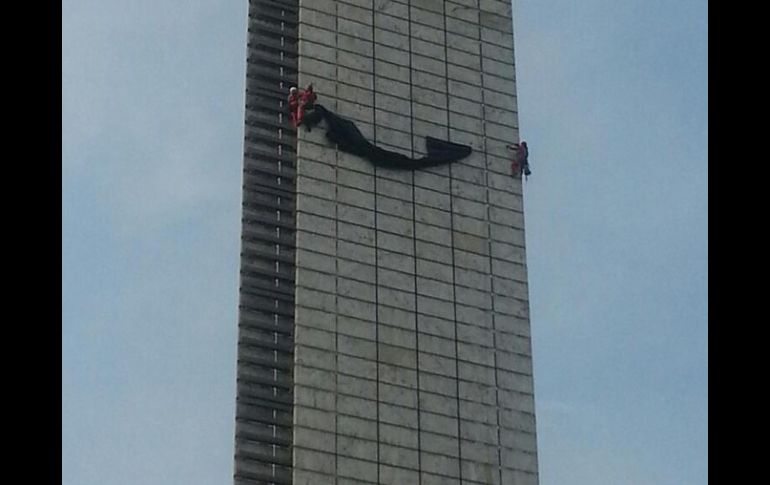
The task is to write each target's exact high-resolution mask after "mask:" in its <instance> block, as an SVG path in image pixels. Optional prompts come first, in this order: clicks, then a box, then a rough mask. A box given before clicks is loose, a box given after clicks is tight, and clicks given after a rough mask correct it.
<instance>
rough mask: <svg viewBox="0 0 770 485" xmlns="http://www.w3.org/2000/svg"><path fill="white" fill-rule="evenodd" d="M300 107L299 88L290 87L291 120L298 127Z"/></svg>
mask: <svg viewBox="0 0 770 485" xmlns="http://www.w3.org/2000/svg"><path fill="white" fill-rule="evenodd" d="M298 109H299V93H298V92H297V88H296V87H294V86H292V87H291V88H290V89H289V121H290V122H291V125H292V126H293V127H295V128H296V127H297V124H298V122H297V110H298Z"/></svg>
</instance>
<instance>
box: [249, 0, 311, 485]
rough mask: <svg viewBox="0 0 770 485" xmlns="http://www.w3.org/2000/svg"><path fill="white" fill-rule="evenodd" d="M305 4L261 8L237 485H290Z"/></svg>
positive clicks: (253, 9) (256, 17)
mask: <svg viewBox="0 0 770 485" xmlns="http://www.w3.org/2000/svg"><path fill="white" fill-rule="evenodd" d="M297 3H298V2H297V1H296V0H293V1H292V0H286V1H271V0H252V1H251V2H250V5H249V23H248V29H249V30H248V32H249V33H248V58H247V70H246V110H245V130H244V134H245V139H244V163H243V197H242V200H243V206H242V210H243V212H242V232H241V269H240V300H239V313H238V370H237V404H236V425H235V477H234V483H235V484H236V485H253V484H290V483H291V466H292V453H291V445H292V442H291V440H292V430H291V424H292V361H293V359H292V355H293V333H294V330H293V327H294V244H295V242H294V241H295V238H294V231H295V222H294V174H295V171H294V165H295V160H296V154H295V147H296V132H295V130H294V128H292V127H291V125H290V124H289V123H288V118H287V116H286V113H287V110H286V106H285V104H286V103H285V100H286V93H287V90H288V88H289V86H290V85H292V84H294V83H296V79H297V22H298V19H297V15H298V14H297V12H298V5H297Z"/></svg>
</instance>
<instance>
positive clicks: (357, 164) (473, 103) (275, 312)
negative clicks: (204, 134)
mask: <svg viewBox="0 0 770 485" xmlns="http://www.w3.org/2000/svg"><path fill="white" fill-rule="evenodd" d="M511 15H512V12H511V4H510V0H506V1H501V0H451V1H441V0H250V5H249V37H248V41H249V47H248V64H247V96H246V129H245V144H244V147H245V148H244V153H245V154H244V176H243V182H244V184H243V232H242V253H241V286H240V311H239V321H238V324H239V336H238V377H237V378H238V385H237V389H238V391H237V392H238V394H237V409H236V431H235V483H236V484H237V485H247V484H249V485H251V484H270V483H274V484H295V485H300V484H302V485H305V484H307V485H311V484H312V485H321V484H394V485H410V484H420V485H434V484H435V485H439V484H440V485H445V484H449V485H451V484H457V485H460V484H462V485H466V484H468V485H470V484H513V485H536V484H537V483H538V468H537V446H536V433H535V406H534V385H533V379H532V357H531V356H532V353H531V340H530V322H529V305H528V298H529V295H528V288H527V268H526V258H525V237H524V214H523V201H522V181H521V180H520V179H518V178H514V177H512V176H511V162H510V154H511V152H510V151H508V150H507V149H506V145H508V144H511V143H514V142H516V141H518V136H519V134H518V119H517V104H516V84H515V72H514V53H513V32H512V18H511ZM311 83H312V84H313V86H314V88H315V92H316V93H317V95H318V103H320V104H322V105H323V106H324V107H325V108H327V109H328V110H329V111H332V112H334V113H336V114H338V115H339V116H342V117H344V118H346V119H348V120H351V121H353V122H354V123H355V125H356V126H357V127H358V128H359V129H360V131H361V133H362V134H363V135H364V136H365V137H366V138H367V139H368V140H369V141H371V142H372V143H374V144H375V145H377V146H378V147H381V148H384V149H386V150H390V151H392V152H397V153H401V154H403V155H406V156H408V157H413V158H419V157H420V156H422V155H425V153H426V147H425V139H426V136H430V137H434V138H439V139H442V140H447V141H451V142H454V143H458V144H463V145H468V146H470V147H471V148H472V152H471V154H470V155H469V156H467V157H465V158H463V159H462V160H460V161H457V162H454V163H449V164H444V165H439V166H436V167H433V168H418V169H416V170H404V169H392V168H384V167H381V166H375V165H373V164H372V163H371V162H370V161H368V160H366V159H365V158H362V157H358V156H354V155H351V154H350V153H346V152H344V151H342V150H340V149H339V146H338V145H335V144H334V143H331V142H330V141H329V140H328V139H327V138H326V137H325V127H324V123H323V122H322V123H321V124H320V125H318V126H317V127H315V128H314V129H313V130H312V131H307V130H306V129H304V128H302V127H301V126H300V128H299V129H296V130H295V129H294V128H293V127H292V126H291V125H290V124H289V123H288V109H287V107H286V96H287V93H288V88H289V87H291V86H296V85H298V86H300V87H305V86H306V85H308V84H311Z"/></svg>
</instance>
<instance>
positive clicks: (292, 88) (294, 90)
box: [289, 86, 297, 94]
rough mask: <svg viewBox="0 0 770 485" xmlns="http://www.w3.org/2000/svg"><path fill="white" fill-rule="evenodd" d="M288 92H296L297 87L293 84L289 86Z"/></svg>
mask: <svg viewBox="0 0 770 485" xmlns="http://www.w3.org/2000/svg"><path fill="white" fill-rule="evenodd" d="M289 92H290V93H291V94H294V93H296V92H297V88H296V87H295V86H292V87H291V88H289Z"/></svg>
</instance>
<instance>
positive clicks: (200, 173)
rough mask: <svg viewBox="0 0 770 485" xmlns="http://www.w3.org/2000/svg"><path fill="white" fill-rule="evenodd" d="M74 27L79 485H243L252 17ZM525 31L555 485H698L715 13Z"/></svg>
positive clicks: (553, 12) (69, 322)
mask: <svg viewBox="0 0 770 485" xmlns="http://www.w3.org/2000/svg"><path fill="white" fill-rule="evenodd" d="M62 7H63V8H62V10H63V18H62V43H63V45H62V110H63V112H62V136H63V143H62V224H63V233H62V270H63V279H62V299H63V305H62V339H63V340H62V386H63V390H62V401H63V407H62V435H63V438H62V462H63V466H62V474H63V481H62V484H63V485H104V484H110V485H136V484H143V485H211V484H223V483H230V481H231V476H232V469H233V463H232V455H233V428H234V406H235V404H234V395H235V351H236V345H235V344H236V320H237V290H238V254H239V246H240V244H239V230H240V215H239V214H240V213H239V211H240V207H239V206H240V198H241V192H240V190H241V189H240V187H241V167H242V147H243V141H242V140H243V114H244V93H243V90H244V77H245V50H246V47H245V43H246V11H247V2H246V1H245V0H239V1H233V2H222V1H221V0H186V1H182V0H131V1H120V2H119V1H116V0H64V1H63V4H62ZM514 15H515V19H514V28H515V43H516V63H517V79H518V95H519V109H520V113H519V120H520V125H521V132H522V137H523V138H524V139H526V140H527V141H528V142H529V145H530V152H531V163H532V169H533V172H534V173H533V175H532V176H531V177H530V178H529V180H528V182H527V184H526V187H525V218H526V231H527V258H528V270H529V278H530V299H531V315H532V332H533V351H534V372H535V390H536V396H535V399H536V405H537V425H538V428H537V431H538V445H539V464H540V473H541V485H564V484H569V485H704V484H706V483H707V482H708V479H707V472H708V465H707V454H708V438H707V432H708V428H707V413H708V400H707V392H708V387H707V360H708V353H707V340H708V331H707V310H708V306H707V292H708V291H707V289H708V265H707V255H708V240H707V231H708V219H707V213H708V201H707V195H708V189H707V184H708V174H707V164H708V152H707V146H706V143H707V133H708V117H707V88H708V83H707V67H708V64H707V33H708V29H707V1H706V0H540V1H535V0H514Z"/></svg>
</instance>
